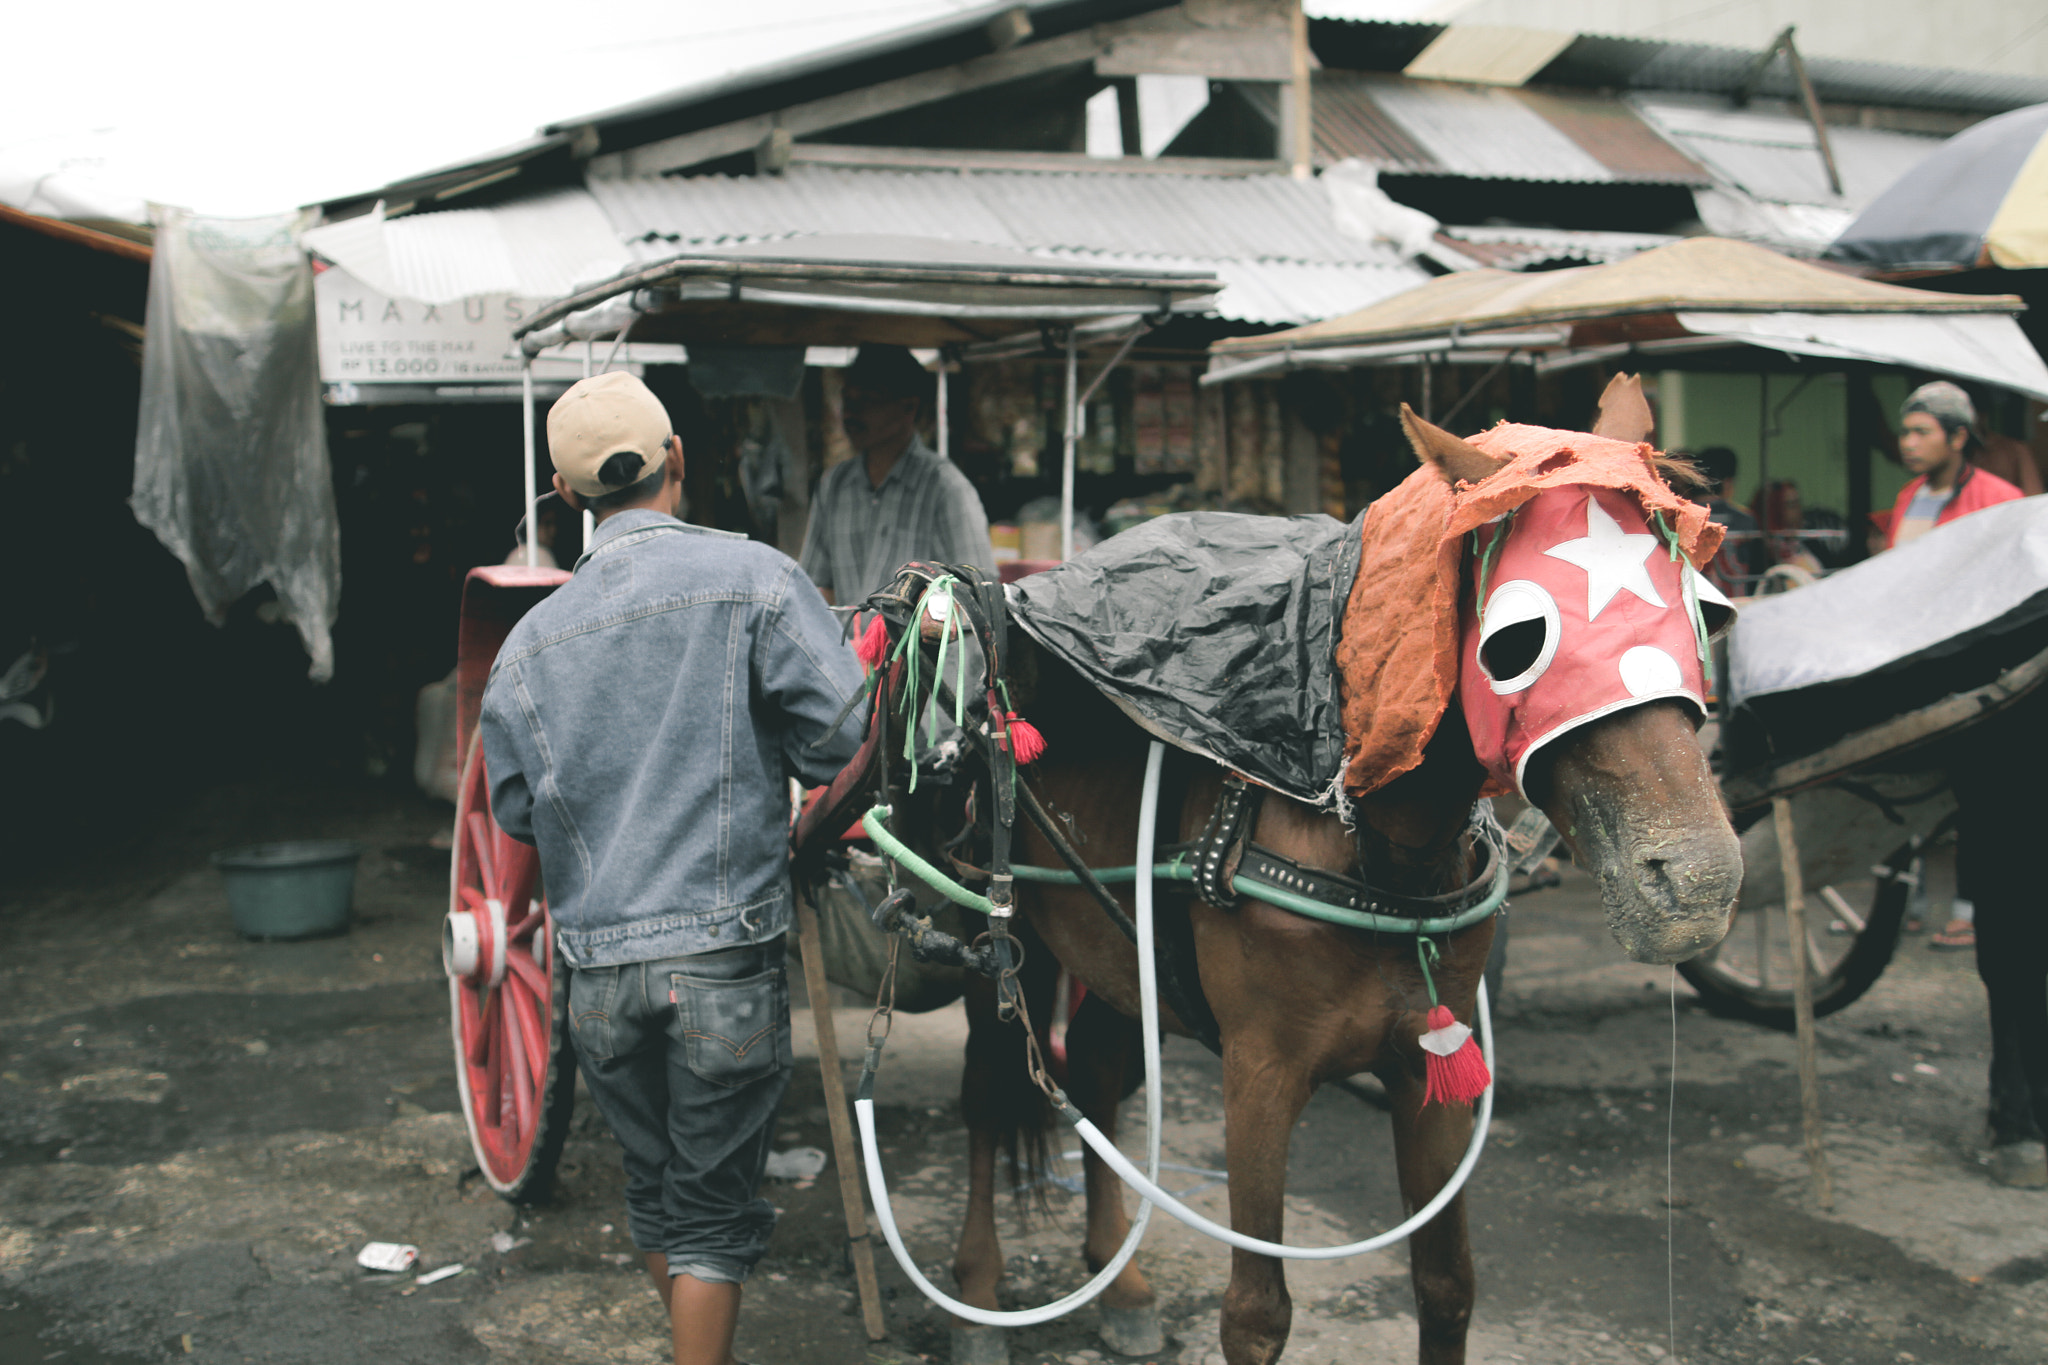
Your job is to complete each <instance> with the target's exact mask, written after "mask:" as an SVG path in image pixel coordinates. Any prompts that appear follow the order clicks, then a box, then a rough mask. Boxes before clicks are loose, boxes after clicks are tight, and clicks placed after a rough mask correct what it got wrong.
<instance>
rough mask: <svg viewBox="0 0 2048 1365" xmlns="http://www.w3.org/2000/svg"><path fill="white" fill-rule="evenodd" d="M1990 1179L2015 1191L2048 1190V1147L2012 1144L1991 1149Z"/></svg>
mask: <svg viewBox="0 0 2048 1365" xmlns="http://www.w3.org/2000/svg"><path fill="white" fill-rule="evenodd" d="M1991 1178H1992V1179H1993V1180H1995V1181H1997V1182H1998V1183H1999V1184H2001V1185H2006V1186H2009V1187H2011V1188H2013V1189H2016V1190H2048V1146H2043V1145H2042V1144H2041V1143H2038V1142H2014V1143H2009V1144H2007V1145H2006V1146H2003V1147H1993V1148H1992V1149H1991Z"/></svg>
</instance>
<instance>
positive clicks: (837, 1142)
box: [796, 891, 889, 1341]
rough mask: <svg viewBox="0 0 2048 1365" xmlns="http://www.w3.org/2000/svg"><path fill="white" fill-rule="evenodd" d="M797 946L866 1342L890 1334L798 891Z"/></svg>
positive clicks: (826, 992) (825, 994) (828, 1017)
mask: <svg viewBox="0 0 2048 1365" xmlns="http://www.w3.org/2000/svg"><path fill="white" fill-rule="evenodd" d="M796 929H797V944H798V947H799V948H801V949H802V951H803V958H804V993H805V994H806V995H808V996H810V997H811V1026H812V1027H813V1028H815V1029H816V1030H817V1034H818V1070H819V1072H820V1073H821V1075H820V1078H821V1079H822V1080H823V1081H824V1083H825V1117H826V1120H827V1121H828V1122H829V1124H830V1126H831V1128H832V1171H833V1174H834V1175H835V1176H836V1177H837V1178H838V1180H839V1200H840V1203H841V1205H842V1206H843V1207H844V1208H845V1210H846V1246H847V1250H848V1251H850V1252H851V1253H852V1255H853V1278H854V1281H855V1283H857V1284H858V1285H859V1287H860V1317H861V1322H862V1324H863V1325H864V1326H865V1327H866V1328H867V1333H868V1340H869V1341H880V1340H882V1339H883V1338H884V1337H886V1336H888V1335H889V1329H888V1327H887V1326H886V1325H885V1324H884V1323H883V1321H882V1291H881V1286H880V1285H878V1284H877V1283H876V1281H875V1249H874V1246H873V1244H872V1243H870V1242H869V1241H868V1209H867V1205H866V1204H865V1203H863V1202H862V1200H861V1194H860V1172H861V1166H860V1158H859V1154H858V1153H857V1152H855V1151H854V1146H853V1121H852V1120H851V1119H850V1118H848V1117H847V1113H846V1074H845V1073H844V1072H843V1071H841V1070H840V1069H839V1030H838V1028H837V1027H836V1026H835V1025H834V1024H833V1022H832V988H831V987H830V986H829V985H827V984H826V982H825V950H824V948H823V947H821V946H820V944H819V939H818V912H817V911H816V910H814V909H812V908H811V901H810V897H808V896H806V895H804V894H803V893H802V892H801V891H799V892H798V893H797V898H796Z"/></svg>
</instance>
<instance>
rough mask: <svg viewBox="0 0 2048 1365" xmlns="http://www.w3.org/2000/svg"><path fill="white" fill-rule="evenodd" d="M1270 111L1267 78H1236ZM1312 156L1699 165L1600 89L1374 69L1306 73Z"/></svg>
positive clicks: (1519, 175)
mask: <svg viewBox="0 0 2048 1365" xmlns="http://www.w3.org/2000/svg"><path fill="white" fill-rule="evenodd" d="M1240 89H1241V90H1242V92H1243V94H1244V96H1245V98H1246V99H1248V100H1249V101H1250V102H1251V104H1252V107H1253V108H1255V109H1257V110H1258V111H1259V112H1260V113H1261V114H1263V115H1265V116H1266V117H1267V118H1270V119H1278V118H1279V116H1280V114H1279V110H1280V105H1279V99H1280V96H1279V90H1278V87H1276V86H1260V85H1245V86H1242V87H1240ZM1314 117H1315V125H1316V126H1315V141H1316V147H1315V150H1316V158H1317V160H1319V161H1322V162H1324V163H1326V164H1327V163H1331V162H1337V161H1343V160H1346V159H1349V158H1352V157H1356V158H1358V159H1359V160H1362V161H1364V162H1366V163H1367V164H1368V165H1372V166H1376V167H1378V168H1379V169H1380V170H1383V171H1393V172H1396V173H1401V174H1408V175H1458V176H1469V177H1472V178H1474V179H1481V180H1546V181H1568V182H1578V183H1593V184H1606V183H1610V182H1613V181H1635V182H1646V183H1655V184H1679V185H1697V184H1705V183H1707V179H1708V177H1707V174H1706V172H1705V171H1703V170H1702V169H1701V168H1700V167H1699V166H1698V165H1696V164H1694V163H1693V162H1692V161H1691V160H1690V159H1688V158H1687V157H1686V155H1685V154H1684V153H1683V152H1682V151H1680V150H1678V149H1677V148H1675V147H1673V146H1672V145H1671V144H1670V143H1669V142H1668V141H1666V140H1665V139H1664V138H1661V137H1659V136H1658V135H1657V133H1656V132H1655V130H1653V129H1651V128H1650V127H1649V126H1647V125H1646V124H1645V123H1644V122H1643V120H1642V119H1641V118H1640V117H1639V116H1638V115H1637V114H1636V112H1635V111H1634V110H1633V109H1631V108H1630V107H1629V106H1628V105H1627V104H1626V103H1624V102H1623V101H1621V100H1619V99H1616V98H1614V97H1613V96H1610V95H1599V94H1569V93H1560V92H1556V91H1531V90H1507V89H1502V88H1499V87H1496V86H1482V85H1459V84H1453V83H1450V82H1445V81H1423V80H1412V79H1409V78H1407V77H1404V76H1393V75H1385V74H1381V73H1376V72H1358V71H1320V72H1317V73H1316V75H1315V92H1314Z"/></svg>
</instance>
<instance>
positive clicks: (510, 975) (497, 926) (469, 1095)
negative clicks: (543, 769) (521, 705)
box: [441, 734, 576, 1203]
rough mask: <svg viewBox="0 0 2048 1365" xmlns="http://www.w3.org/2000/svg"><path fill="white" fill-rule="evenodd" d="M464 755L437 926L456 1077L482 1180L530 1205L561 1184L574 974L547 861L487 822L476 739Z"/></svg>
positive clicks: (572, 1088) (571, 1077) (570, 1096)
mask: <svg viewBox="0 0 2048 1365" xmlns="http://www.w3.org/2000/svg"><path fill="white" fill-rule="evenodd" d="M468 749H469V753H468V761H467V762H466V763H464V765H463V772H462V783H461V787H460V789H459V790H458V793H457V800H456V804H455V857H454V875H453V879H452V880H453V883H454V886H453V890H452V893H451V895H450V904H449V907H448V918H447V919H446V920H445V921H443V923H442V926H441V959H442V964H443V965H444V966H445V967H446V969H447V972H448V1004H449V1022H450V1026H451V1028H452V1030H453V1032H454V1035H455V1075H456V1080H457V1083H458V1084H459V1085H460V1087H461V1090H462V1117H463V1119H464V1121H465V1122H467V1124H468V1125H469V1141H470V1145H471V1146H472V1147H474V1148H475V1149H476V1159H477V1165H478V1166H479V1167H481V1168H482V1170H483V1174H484V1179H485V1180H487V1181H489V1182H490V1185H491V1188H492V1189H494V1190H496V1191H497V1192H498V1193H499V1194H502V1195H504V1196H505V1197H506V1198H507V1199H511V1200H515V1201H517V1202H520V1203H530V1202H533V1201H535V1200H538V1199H541V1198H543V1197H544V1196H545V1195H546V1194H547V1191H548V1188H549V1187H550V1186H551V1185H552V1184H553V1182H554V1176H555V1164H556V1162H557V1161H558V1160H559V1159H560V1158H561V1155H562V1143H563V1141H564V1140H565V1139H566V1138H567V1137H568V1134H569V1115H570V1111H571V1110H572V1108H573V1107H574V1105H575V1102H576V1067H575V1061H574V1059H573V1058H572V1057H571V1056H570V1055H569V1038H568V1031H567V1027H566V1025H567V1014H568V999H567V997H568V989H569V986H568V970H567V968H563V967H558V966H557V965H556V962H555V945H554V934H553V932H552V927H551V924H550V921H549V919H548V911H547V902H546V900H545V893H544V892H543V891H542V889H541V884H540V857H539V855H538V854H537V853H536V852H535V851H534V850H533V848H532V847H531V846H529V845H527V844H522V843H520V842H519V841H518V840H517V839H514V838H513V837H512V836H511V835H509V834H507V833H505V831H504V830H502V829H500V828H498V823H497V821H495V820H493V819H492V818H491V801H490V782H489V779H488V777H487V775H486V773H485V771H484V753H483V744H482V742H481V738H480V736H478V735H475V734H472V736H471V738H470V742H469V746H468Z"/></svg>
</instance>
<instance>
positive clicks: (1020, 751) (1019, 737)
mask: <svg viewBox="0 0 2048 1365" xmlns="http://www.w3.org/2000/svg"><path fill="white" fill-rule="evenodd" d="M1005 719H1006V720H1008V721H1009V730H1010V752H1011V753H1012V754H1014V755H1016V758H1017V766H1018V767H1020V768H1024V767H1029V766H1030V765H1031V764H1033V763H1036V762H1038V760H1039V759H1040V758H1042V757H1044V756H1045V736H1044V735H1041V734H1039V733H1038V727H1037V726H1036V725H1033V724H1032V723H1031V722H1030V721H1028V720H1020V719H1018V717H1017V713H1016V712H1015V711H1011V712H1009V713H1008V714H1007V716H1006V717H1005Z"/></svg>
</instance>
